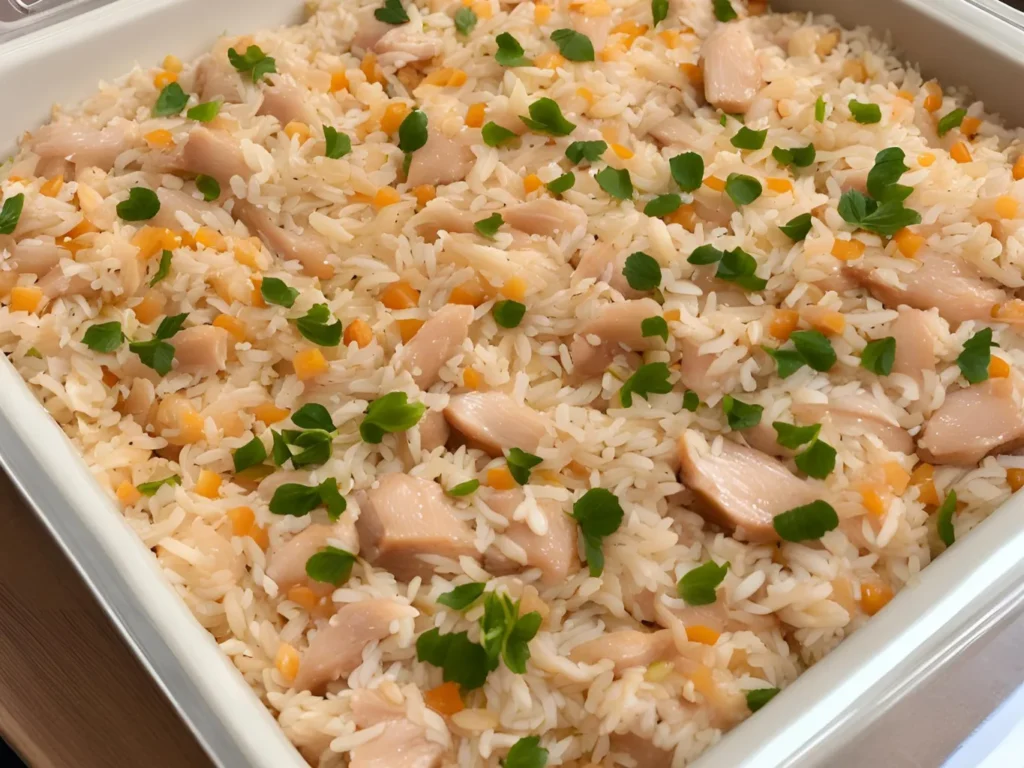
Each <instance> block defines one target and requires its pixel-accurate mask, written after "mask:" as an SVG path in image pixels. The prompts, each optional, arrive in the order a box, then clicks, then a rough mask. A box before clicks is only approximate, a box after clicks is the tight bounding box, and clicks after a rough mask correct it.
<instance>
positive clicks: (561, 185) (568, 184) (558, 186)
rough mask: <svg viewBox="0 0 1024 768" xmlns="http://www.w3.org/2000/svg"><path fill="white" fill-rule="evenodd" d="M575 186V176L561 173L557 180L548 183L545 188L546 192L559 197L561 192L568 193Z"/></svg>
mask: <svg viewBox="0 0 1024 768" xmlns="http://www.w3.org/2000/svg"><path fill="white" fill-rule="evenodd" d="M575 184H576V174H574V173H571V172H570V173H563V174H562V175H561V176H559V177H558V178H557V179H554V180H553V181H549V182H548V183H547V184H545V185H544V186H546V187H547V188H548V191H549V192H551V193H552V194H554V195H560V194H562V193H563V192H568V191H569V190H570V189H572V188H573V186H575Z"/></svg>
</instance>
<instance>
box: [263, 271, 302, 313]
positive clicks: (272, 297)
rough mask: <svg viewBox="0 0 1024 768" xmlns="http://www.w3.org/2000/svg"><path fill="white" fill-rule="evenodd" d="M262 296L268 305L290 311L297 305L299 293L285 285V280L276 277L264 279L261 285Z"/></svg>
mask: <svg viewBox="0 0 1024 768" xmlns="http://www.w3.org/2000/svg"><path fill="white" fill-rule="evenodd" d="M260 295H261V296H263V299H264V301H266V302H267V303H268V304H276V305H277V306H279V307H287V308H289V309H290V308H291V307H292V305H293V304H295V299H296V298H297V297H298V295H299V291H298V289H296V288H292V287H291V286H289V285H287V284H285V282H284V280H281V279H279V278H276V277H264V278H263V281H262V282H261V283H260Z"/></svg>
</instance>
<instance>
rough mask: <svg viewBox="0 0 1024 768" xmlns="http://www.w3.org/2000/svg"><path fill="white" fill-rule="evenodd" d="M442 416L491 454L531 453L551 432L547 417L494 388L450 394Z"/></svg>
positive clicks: (471, 441)
mask: <svg viewBox="0 0 1024 768" xmlns="http://www.w3.org/2000/svg"><path fill="white" fill-rule="evenodd" d="M444 416H445V418H446V419H448V423H449V424H450V425H451V426H452V428H453V429H455V430H456V431H457V432H459V433H460V434H461V435H462V436H463V437H465V438H466V440H467V441H468V442H469V443H470V444H471V445H473V446H475V447H479V448H480V449H482V450H484V451H486V452H487V453H489V454H491V455H492V456H501V455H503V454H504V453H505V452H506V451H508V449H509V448H518V449H519V450H521V451H526V452H527V453H533V452H534V451H536V450H537V446H539V445H540V442H541V440H543V439H544V436H545V435H547V434H549V433H550V432H551V431H552V425H551V422H550V421H549V420H548V418H547V417H546V416H544V415H543V414H540V413H538V412H537V411H535V410H533V408H531V407H530V406H528V405H520V404H519V403H517V402H516V401H515V400H513V399H512V398H511V397H509V396H508V395H506V394H505V393H503V392H496V391H491V392H467V393H465V394H461V395H452V397H451V399H450V400H449V401H448V407H447V408H445V409H444Z"/></svg>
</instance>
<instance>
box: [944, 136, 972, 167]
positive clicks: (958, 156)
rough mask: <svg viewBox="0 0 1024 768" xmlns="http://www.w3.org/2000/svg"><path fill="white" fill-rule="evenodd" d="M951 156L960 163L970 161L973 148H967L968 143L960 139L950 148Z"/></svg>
mask: <svg viewBox="0 0 1024 768" xmlns="http://www.w3.org/2000/svg"><path fill="white" fill-rule="evenodd" d="M949 156H950V157H952V158H953V159H954V160H956V161H957V162H958V163H969V162H971V160H972V158H971V150H969V149H968V148H967V145H966V144H964V143H963V142H962V141H958V142H957V143H956V144H954V145H953V146H952V147H951V148H950V150H949Z"/></svg>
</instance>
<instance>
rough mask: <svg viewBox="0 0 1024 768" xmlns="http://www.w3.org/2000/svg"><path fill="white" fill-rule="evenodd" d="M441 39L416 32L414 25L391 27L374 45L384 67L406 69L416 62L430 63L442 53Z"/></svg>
mask: <svg viewBox="0 0 1024 768" xmlns="http://www.w3.org/2000/svg"><path fill="white" fill-rule="evenodd" d="M442 47H443V46H442V43H441V40H440V38H438V37H436V36H432V35H427V34H426V33H425V32H423V31H421V30H416V29H415V28H414V27H413V25H412V24H403V25H401V26H399V27H391V28H390V29H388V31H387V32H385V33H384V34H383V35H381V37H380V39H379V40H377V42H376V43H374V44H373V50H374V52H375V53H376V54H377V55H378V56H379V57H380V62H381V65H382V66H393V67H395V68H399V67H404V66H405V65H406V64H411V63H413V62H414V61H428V60H430V59H432V58H434V57H435V56H437V55H439V54H440V53H441V49H442Z"/></svg>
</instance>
